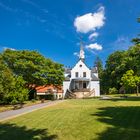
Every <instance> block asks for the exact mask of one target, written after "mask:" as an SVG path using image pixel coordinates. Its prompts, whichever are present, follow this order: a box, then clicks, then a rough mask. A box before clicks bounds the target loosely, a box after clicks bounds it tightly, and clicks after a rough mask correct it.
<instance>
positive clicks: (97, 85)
mask: <svg viewBox="0 0 140 140" xmlns="http://www.w3.org/2000/svg"><path fill="white" fill-rule="evenodd" d="M90 87H91V90H93V89H95V96H100V82H99V81H91V84H90Z"/></svg>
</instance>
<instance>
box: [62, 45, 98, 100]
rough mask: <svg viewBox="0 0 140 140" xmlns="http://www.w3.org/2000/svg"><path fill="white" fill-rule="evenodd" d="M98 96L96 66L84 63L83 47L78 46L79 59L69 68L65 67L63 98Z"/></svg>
mask: <svg viewBox="0 0 140 140" xmlns="http://www.w3.org/2000/svg"><path fill="white" fill-rule="evenodd" d="M94 96H100V81H99V77H98V71H97V68H96V67H94V68H92V69H90V68H88V67H87V65H86V64H85V54H84V50H83V47H82V46H81V48H80V54H79V61H78V62H77V63H76V65H75V66H74V67H73V68H72V69H70V68H66V69H65V80H64V81H63V98H88V97H94Z"/></svg>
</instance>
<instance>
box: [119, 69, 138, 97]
mask: <svg viewBox="0 0 140 140" xmlns="http://www.w3.org/2000/svg"><path fill="white" fill-rule="evenodd" d="M121 82H122V85H123V86H124V87H125V90H126V91H128V90H129V89H133V88H136V87H137V95H138V92H139V90H138V86H139V84H140V77H138V76H137V75H134V71H133V70H128V71H127V72H126V73H125V74H123V76H122V78H121Z"/></svg>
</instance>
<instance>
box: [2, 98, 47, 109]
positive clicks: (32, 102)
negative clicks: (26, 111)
mask: <svg viewBox="0 0 140 140" xmlns="http://www.w3.org/2000/svg"><path fill="white" fill-rule="evenodd" d="M48 101H49V100H45V102H48ZM39 103H41V101H40V100H35V101H24V104H23V107H27V106H32V105H35V104H39ZM13 109H14V106H13V105H0V112H4V111H8V110H13Z"/></svg>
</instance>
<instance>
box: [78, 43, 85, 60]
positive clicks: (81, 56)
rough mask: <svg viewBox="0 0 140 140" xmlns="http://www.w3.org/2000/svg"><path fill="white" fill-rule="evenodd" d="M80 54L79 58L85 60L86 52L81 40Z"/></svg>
mask: <svg viewBox="0 0 140 140" xmlns="http://www.w3.org/2000/svg"><path fill="white" fill-rule="evenodd" d="M80 44H81V45H80V54H79V59H80V60H82V61H84V60H85V52H84V48H83V42H82V41H81V42H80Z"/></svg>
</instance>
